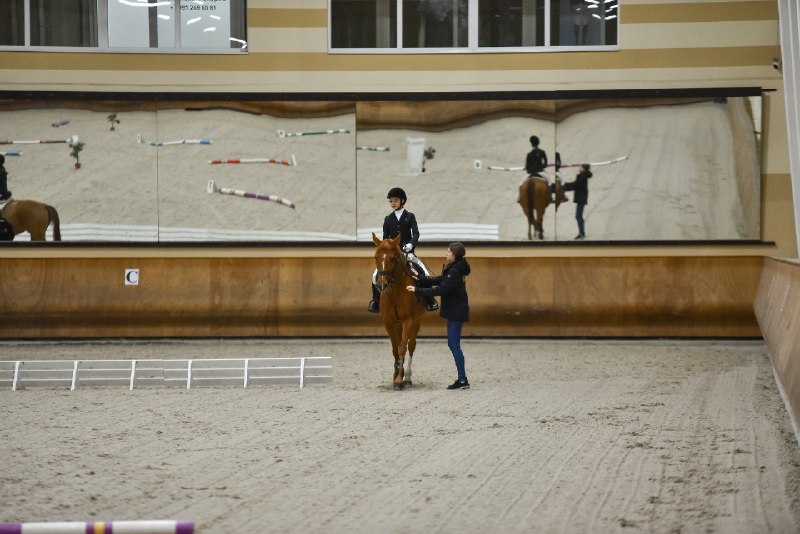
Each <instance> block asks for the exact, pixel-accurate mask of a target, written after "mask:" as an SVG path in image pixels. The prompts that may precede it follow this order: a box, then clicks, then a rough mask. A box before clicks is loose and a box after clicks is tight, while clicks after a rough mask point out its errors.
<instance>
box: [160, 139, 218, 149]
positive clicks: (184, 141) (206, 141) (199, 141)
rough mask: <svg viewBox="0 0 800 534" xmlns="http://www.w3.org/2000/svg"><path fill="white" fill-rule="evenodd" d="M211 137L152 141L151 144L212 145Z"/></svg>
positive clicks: (161, 145) (162, 145)
mask: <svg viewBox="0 0 800 534" xmlns="http://www.w3.org/2000/svg"><path fill="white" fill-rule="evenodd" d="M212 142H213V141H211V139H178V140H177V141H150V146H154V147H159V148H160V147H165V146H171V145H210V144H211V143H212Z"/></svg>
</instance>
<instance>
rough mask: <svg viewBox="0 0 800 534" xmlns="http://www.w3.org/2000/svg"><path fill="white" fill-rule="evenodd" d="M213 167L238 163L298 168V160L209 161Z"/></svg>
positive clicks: (240, 159)
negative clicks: (269, 164) (270, 164)
mask: <svg viewBox="0 0 800 534" xmlns="http://www.w3.org/2000/svg"><path fill="white" fill-rule="evenodd" d="M209 163H210V164H211V165H224V164H229V165H230V164H238V163H272V164H274V165H286V166H287V167H297V158H295V157H294V154H292V157H291V158H289V159H288V160H280V159H273V158H234V159H212V160H211V161H209Z"/></svg>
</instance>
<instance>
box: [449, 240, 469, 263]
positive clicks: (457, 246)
mask: <svg viewBox="0 0 800 534" xmlns="http://www.w3.org/2000/svg"><path fill="white" fill-rule="evenodd" d="M447 248H449V249H450V252H452V253H453V257H454V258H455V260H456V261H458V260H460V259H461V258H463V257H464V256H466V255H467V249H466V248H464V245H463V244H461V243H458V242H455V243H450V244H449V245H447Z"/></svg>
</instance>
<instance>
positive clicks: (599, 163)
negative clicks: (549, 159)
mask: <svg viewBox="0 0 800 534" xmlns="http://www.w3.org/2000/svg"><path fill="white" fill-rule="evenodd" d="M626 159H628V156H620V157H618V158H614V159H610V160H607V161H588V162H587V161H584V162H583V163H562V164H561V166H560V168H562V169H565V168H567V167H580V166H581V165H585V164H587V163H588V164H589V165H591V166H592V167H602V166H603V165H613V164H614V163H619V162H620V161H625V160H626ZM480 164H481V161H480V160H477V159H476V160H475V163H474V166H475V168H476V169H479V168H480V166H479V165H480ZM547 166H548V167H555V163H550V164H548V165H547ZM486 168H487V169H489V170H490V171H515V172H516V171H524V170H525V167H498V166H496V165H489V166H488V167H486Z"/></svg>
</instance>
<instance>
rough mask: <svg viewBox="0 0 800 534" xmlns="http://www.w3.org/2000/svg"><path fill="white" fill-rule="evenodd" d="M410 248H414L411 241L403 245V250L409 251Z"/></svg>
mask: <svg viewBox="0 0 800 534" xmlns="http://www.w3.org/2000/svg"><path fill="white" fill-rule="evenodd" d="M412 250H414V245H412V244H411V243H406V244H405V245H403V252H411V251H412Z"/></svg>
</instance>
